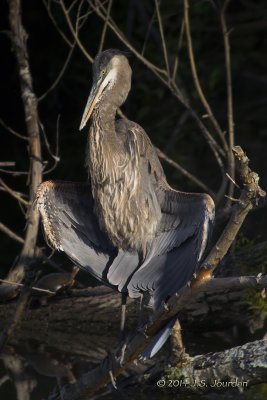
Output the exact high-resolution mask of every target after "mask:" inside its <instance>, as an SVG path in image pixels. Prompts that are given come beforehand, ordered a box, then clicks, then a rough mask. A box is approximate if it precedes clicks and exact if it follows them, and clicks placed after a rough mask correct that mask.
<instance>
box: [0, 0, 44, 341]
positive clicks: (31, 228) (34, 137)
mask: <svg viewBox="0 0 267 400" xmlns="http://www.w3.org/2000/svg"><path fill="white" fill-rule="evenodd" d="M9 23H10V28H11V41H12V47H13V48H14V53H15V56H16V59H17V64H18V69H19V77H20V88H21V97H22V101H23V105H24V112H25V123H26V126H27V132H28V137H29V156H30V205H29V207H28V210H27V228H26V235H25V241H24V244H23V248H22V251H21V254H20V257H19V260H18V263H17V265H16V267H15V268H14V269H13V270H12V271H11V272H10V273H9V274H8V277H7V279H8V280H10V281H12V282H17V283H20V282H21V281H22V279H23V277H24V268H26V267H29V266H30V262H32V261H33V260H34V259H35V256H36V239H37V234H38V227H39V213H38V211H37V210H36V209H34V207H33V201H34V198H35V193H36V190H37V187H38V186H39V184H40V183H41V181H42V159H41V146H40V135H39V123H38V121H39V117H38V111H37V104H38V101H37V98H36V96H35V94H34V91H33V85H32V77H31V73H30V67H29V61H28V60H29V57H28V52H27V45H26V41H27V34H26V32H25V30H24V28H23V25H22V20H21V5H20V0H10V2H9ZM30 284H31V282H29V285H28V286H29V287H28V288H26V289H25V291H24V292H22V295H21V296H20V301H19V302H18V306H17V309H16V312H15V314H14V316H13V318H12V320H11V321H10V322H9V323H8V324H7V325H6V327H5V329H4V330H3V332H2V334H1V343H0V345H1V346H0V347H1V348H2V347H3V346H4V345H5V343H6V342H7V340H8V337H9V336H10V335H11V334H12V332H13V330H14V327H15V325H16V323H17V321H18V320H19V318H20V315H21V313H22V312H23V310H24V307H25V305H26V302H27V299H28V297H29V295H30ZM1 290H3V287H1Z"/></svg>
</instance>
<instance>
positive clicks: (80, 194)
mask: <svg viewBox="0 0 267 400" xmlns="http://www.w3.org/2000/svg"><path fill="white" fill-rule="evenodd" d="M130 85H131V68H130V66H129V63H128V60H127V58H126V57H125V56H124V55H123V54H122V53H120V52H119V51H117V50H108V51H104V52H103V53H101V54H99V55H98V56H97V57H96V59H95V62H94V64H93V85H92V89H91V93H90V96H89V99H88V102H87V105H86V108H85V111H84V115H83V118H82V123H81V127H80V128H81V129H82V128H83V127H84V126H85V125H86V123H87V121H88V119H89V117H90V118H91V124H90V128H89V138H88V145H87V150H86V166H87V167H88V174H89V182H88V183H72V182H52V181H48V182H44V183H43V184H42V185H41V186H40V188H39V190H38V193H37V204H38V208H39V210H40V213H41V216H42V221H43V227H44V231H45V234H46V238H47V240H48V242H49V243H50V244H51V245H52V246H53V247H54V248H56V249H58V250H62V251H64V252H65V253H66V254H67V255H68V256H69V257H70V258H71V259H72V260H73V262H74V263H75V264H76V265H78V266H79V267H80V268H82V269H84V270H86V271H88V272H90V273H91V274H92V275H94V276H95V277H96V278H97V279H98V280H100V281H101V282H103V283H104V284H107V285H109V286H111V287H113V288H114V289H116V290H118V291H120V292H126V293H128V294H129V296H130V297H135V298H137V297H139V296H140V294H141V293H142V292H149V293H151V302H150V303H151V305H153V307H154V308H157V307H158V306H159V304H160V303H161V302H162V301H164V300H165V299H166V298H167V297H168V296H171V295H172V294H173V293H175V291H177V290H178V289H179V288H180V287H182V286H183V285H184V284H186V283H187V282H188V280H190V279H191V278H192V276H193V274H194V273H195V272H197V270H198V268H199V264H200V261H201V258H202V256H203V253H204V251H205V248H206V245H207V242H208V238H209V236H210V232H211V224H212V220H213V216H214V204H213V201H212V199H211V197H210V196H209V195H207V194H195V193H184V192H179V191H175V190H173V189H172V188H171V187H170V186H169V185H168V183H167V181H166V178H165V175H164V172H163V169H162V167H161V164H160V162H159V159H158V157H157V154H156V152H155V150H154V147H153V145H152V144H151V142H150V139H149V138H148V136H147V135H146V133H145V131H144V130H143V129H142V128H141V127H140V126H139V125H138V124H136V123H135V122H132V121H129V120H127V119H119V120H115V115H116V111H117V109H118V107H120V106H121V104H123V102H124V101H125V100H126V98H127V95H128V92H129V90H130Z"/></svg>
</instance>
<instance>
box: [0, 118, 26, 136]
mask: <svg viewBox="0 0 267 400" xmlns="http://www.w3.org/2000/svg"><path fill="white" fill-rule="evenodd" d="M0 124H1V125H2V126H3V127H4V128H5V129H6V130H7V131H8V132H10V133H12V135H15V136H17V137H18V138H20V139H23V140H29V138H28V137H27V136H23V135H21V134H20V133H18V132H17V131H15V130H14V129H12V128H10V126H8V125H7V124H6V123H5V122H4V121H3V120H2V119H1V118H0Z"/></svg>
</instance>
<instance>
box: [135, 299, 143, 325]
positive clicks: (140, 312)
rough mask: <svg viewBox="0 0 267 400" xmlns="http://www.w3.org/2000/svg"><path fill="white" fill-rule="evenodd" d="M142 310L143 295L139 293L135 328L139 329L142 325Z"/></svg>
mask: <svg viewBox="0 0 267 400" xmlns="http://www.w3.org/2000/svg"><path fill="white" fill-rule="evenodd" d="M143 310H144V294H143V292H141V295H140V303H139V312H138V324H137V328H141V326H142V325H143Z"/></svg>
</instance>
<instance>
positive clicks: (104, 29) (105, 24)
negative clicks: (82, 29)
mask: <svg viewBox="0 0 267 400" xmlns="http://www.w3.org/2000/svg"><path fill="white" fill-rule="evenodd" d="M111 7H112V0H109V1H108V9H107V15H106V20H105V22H104V25H103V30H102V35H101V39H100V43H99V48H98V53H101V51H102V50H103V46H104V40H105V36H106V31H107V21H108V19H109V16H110V11H111Z"/></svg>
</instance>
